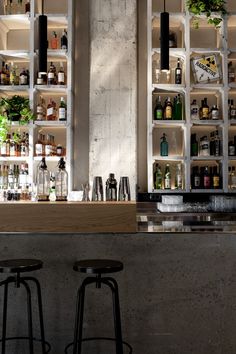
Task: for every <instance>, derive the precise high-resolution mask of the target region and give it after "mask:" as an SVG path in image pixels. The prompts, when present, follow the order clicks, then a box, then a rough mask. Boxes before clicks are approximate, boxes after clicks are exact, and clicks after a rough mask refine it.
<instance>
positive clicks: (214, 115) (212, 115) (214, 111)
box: [210, 104, 219, 120]
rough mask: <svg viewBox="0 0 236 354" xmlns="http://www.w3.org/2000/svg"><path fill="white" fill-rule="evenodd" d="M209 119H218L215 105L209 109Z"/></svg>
mask: <svg viewBox="0 0 236 354" xmlns="http://www.w3.org/2000/svg"><path fill="white" fill-rule="evenodd" d="M210 116H211V119H213V120H217V119H219V109H218V108H217V105H215V104H214V105H213V106H212V108H211V114H210Z"/></svg>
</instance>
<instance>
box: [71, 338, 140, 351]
mask: <svg viewBox="0 0 236 354" xmlns="http://www.w3.org/2000/svg"><path fill="white" fill-rule="evenodd" d="M93 340H104V341H106V340H107V341H112V342H115V341H116V339H115V338H110V337H89V338H83V339H82V340H81V341H78V343H79V342H89V341H93ZM72 345H74V342H71V343H69V344H68V345H67V346H66V347H65V354H68V349H69V348H70V347H72ZM122 345H123V346H126V347H127V348H129V353H128V354H132V353H133V349H132V347H131V345H130V344H129V343H127V342H125V341H122Z"/></svg>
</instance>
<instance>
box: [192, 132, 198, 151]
mask: <svg viewBox="0 0 236 354" xmlns="http://www.w3.org/2000/svg"><path fill="white" fill-rule="evenodd" d="M191 156H198V141H197V138H196V134H191Z"/></svg>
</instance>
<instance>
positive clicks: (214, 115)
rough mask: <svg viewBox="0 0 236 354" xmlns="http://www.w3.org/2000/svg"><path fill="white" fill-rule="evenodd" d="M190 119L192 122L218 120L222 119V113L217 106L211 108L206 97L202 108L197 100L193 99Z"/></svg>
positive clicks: (202, 102)
mask: <svg viewBox="0 0 236 354" xmlns="http://www.w3.org/2000/svg"><path fill="white" fill-rule="evenodd" d="M190 118H191V119H192V120H198V119H200V120H211V119H212V120H218V119H220V111H219V108H218V107H217V105H216V104H214V105H213V106H212V107H211V108H210V107H209V106H208V103H207V98H206V97H205V98H204V99H203V100H202V101H201V106H199V105H198V103H197V100H196V99H193V101H192V103H191V107H190Z"/></svg>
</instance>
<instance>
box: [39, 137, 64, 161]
mask: <svg viewBox="0 0 236 354" xmlns="http://www.w3.org/2000/svg"><path fill="white" fill-rule="evenodd" d="M65 155H66V149H65V148H64V147H63V146H62V145H61V144H56V143H55V137H54V135H52V134H46V135H44V134H42V133H39V134H38V139H37V142H36V143H35V156H65Z"/></svg>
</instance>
